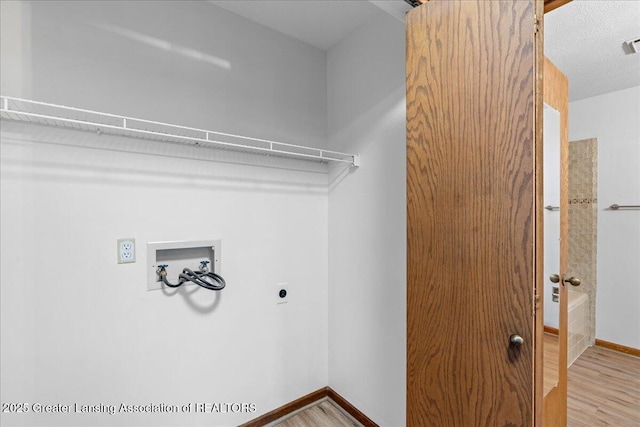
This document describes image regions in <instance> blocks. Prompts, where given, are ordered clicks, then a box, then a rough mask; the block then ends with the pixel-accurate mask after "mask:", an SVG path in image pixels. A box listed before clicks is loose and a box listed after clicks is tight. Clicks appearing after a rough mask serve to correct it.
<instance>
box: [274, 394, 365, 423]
mask: <svg viewBox="0 0 640 427" xmlns="http://www.w3.org/2000/svg"><path fill="white" fill-rule="evenodd" d="M277 427H360V423H358V422H357V421H354V420H352V419H351V418H349V417H348V416H346V415H345V414H343V413H342V411H340V409H338V408H337V407H336V406H335V404H334V403H333V402H332V401H330V400H323V401H322V402H320V403H318V404H317V405H314V406H312V407H310V408H307V409H305V410H304V411H302V412H300V413H298V414H296V415H294V416H292V417H290V418H287V419H286V420H284V421H282V422H281V423H279V424H277Z"/></svg>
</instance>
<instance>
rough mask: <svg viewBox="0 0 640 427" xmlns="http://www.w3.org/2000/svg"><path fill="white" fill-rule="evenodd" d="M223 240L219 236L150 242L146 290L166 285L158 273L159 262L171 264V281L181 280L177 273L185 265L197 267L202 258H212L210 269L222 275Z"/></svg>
mask: <svg viewBox="0 0 640 427" xmlns="http://www.w3.org/2000/svg"><path fill="white" fill-rule="evenodd" d="M221 242H222V241H221V240H220V239H211V240H191V241H189V240H182V241H177V242H149V243H147V263H148V264H147V290H148V291H154V290H158V289H162V287H163V286H164V284H163V283H162V281H160V276H159V275H158V266H159V265H168V267H166V271H167V280H168V281H169V282H171V283H177V282H178V275H179V274H180V273H182V270H183V269H184V268H189V269H191V270H194V271H195V270H198V269H199V268H200V262H201V261H209V270H210V271H213V272H214V273H217V274H221V266H222V243H221ZM191 284H192V283H185V284H184V285H183V286H187V285H191Z"/></svg>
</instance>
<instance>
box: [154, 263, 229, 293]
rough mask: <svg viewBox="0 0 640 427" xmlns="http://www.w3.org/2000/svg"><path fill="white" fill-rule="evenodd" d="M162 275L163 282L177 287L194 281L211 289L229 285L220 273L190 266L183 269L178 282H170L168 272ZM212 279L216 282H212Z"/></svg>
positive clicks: (218, 289)
mask: <svg viewBox="0 0 640 427" xmlns="http://www.w3.org/2000/svg"><path fill="white" fill-rule="evenodd" d="M160 276H161V277H162V283H164V284H165V285H167V286H169V287H170V288H177V287H179V286H181V285H183V284H185V283H186V282H192V283H195V284H196V285H198V286H200V287H202V288H205V289H209V290H210V291H220V290H222V289H224V287H225V286H226V285H227V283H226V282H225V281H224V279H223V278H222V276H220V275H219V274H216V273H212V272H210V271H202V270H197V271H193V270H190V269H188V268H185V269H184V270H182V273H180V274H179V275H178V283H171V282H169V281H168V280H167V275H166V274H161V275H160ZM207 278H208V279H211V281H210V280H207ZM212 281H213V282H215V283H212Z"/></svg>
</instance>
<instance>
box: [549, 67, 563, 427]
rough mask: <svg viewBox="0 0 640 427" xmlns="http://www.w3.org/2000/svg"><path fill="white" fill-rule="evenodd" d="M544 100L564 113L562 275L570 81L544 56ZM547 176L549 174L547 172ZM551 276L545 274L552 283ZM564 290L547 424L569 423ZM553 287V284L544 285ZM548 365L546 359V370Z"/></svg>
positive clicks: (561, 214)
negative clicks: (554, 377) (556, 371)
mask: <svg viewBox="0 0 640 427" xmlns="http://www.w3.org/2000/svg"><path fill="white" fill-rule="evenodd" d="M543 87H544V90H543V93H544V96H543V98H544V102H545V104H547V105H549V106H550V107H551V108H553V109H554V110H556V111H558V113H559V115H560V176H558V177H552V179H558V180H559V182H560V212H559V213H560V260H559V261H560V263H559V265H560V270H559V271H557V272H556V273H557V274H558V275H559V276H560V277H562V274H563V273H565V272H566V271H567V264H568V260H569V81H568V79H567V77H566V76H565V75H564V74H562V72H561V71H560V70H559V69H558V68H557V67H556V66H555V65H554V64H553V62H551V61H550V60H549V59H548V58H544V85H543ZM545 176H546V175H545ZM548 280H549V278H548V277H545V278H544V281H545V282H544V283H548ZM558 287H559V291H560V300H559V313H560V316H559V323H558V364H557V366H558V367H557V369H558V373H557V381H558V382H557V385H556V387H554V388H553V389H552V390H551V391H550V392H549V393H548V394H547V395H546V396H544V412H543V420H544V424H543V425H544V426H545V427H564V426H566V425H567V336H568V330H567V328H568V323H569V319H568V315H567V308H568V307H567V306H568V304H567V300H568V295H567V288H566V285H565V284H564V282H562V281H561V283H559V284H558ZM543 289H549V286H546V287H543ZM544 369H545V366H544V363H543V370H544Z"/></svg>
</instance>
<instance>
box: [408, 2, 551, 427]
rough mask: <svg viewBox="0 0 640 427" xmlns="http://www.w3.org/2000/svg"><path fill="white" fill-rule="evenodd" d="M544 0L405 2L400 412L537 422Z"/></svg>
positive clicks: (438, 420) (469, 420) (443, 422)
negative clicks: (517, 342)
mask: <svg viewBox="0 0 640 427" xmlns="http://www.w3.org/2000/svg"><path fill="white" fill-rule="evenodd" d="M541 6H542V2H536V1H534V0H518V1H516V0H513V1H483V0H477V1H468V0H467V1H463V0H447V1H436V0H434V1H430V2H428V3H426V4H423V5H422V6H419V7H417V8H415V9H413V10H412V11H410V12H409V13H408V14H407V63H406V72H407V240H408V241H407V426H416V427H418V426H420V427H424V426H479V425H514V426H515V425H517V426H520V425H532V424H533V422H534V416H535V415H534V354H535V348H534V345H535V342H534V341H535V332H536V328H535V318H534V317H535V314H534V312H535V290H536V285H535V284H536V275H537V274H538V272H537V267H536V227H537V223H536V220H537V216H536V209H537V208H538V207H537V205H538V204H539V201H538V200H537V194H538V193H539V191H540V190H539V189H538V182H537V180H538V175H539V173H538V165H537V162H538V161H539V160H540V159H539V152H540V153H541V151H540V150H538V147H537V146H536V142H537V138H538V135H539V132H538V131H537V126H538V123H537V119H536V116H537V114H539V112H540V111H541V99H540V96H539V95H540V94H539V93H538V91H537V86H538V78H537V76H538V74H537V73H538V68H541V63H540V60H541V57H540V56H539V55H538V54H537V51H536V48H537V46H536V41H535V40H536V36H535V35H534V33H535V19H534V15H535V12H537V11H539V13H542V8H541ZM512 334H518V335H520V336H522V337H523V338H524V344H523V345H522V346H521V347H516V346H514V345H512V344H510V341H509V337H510V336H511V335H512Z"/></svg>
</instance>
